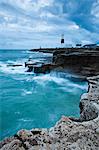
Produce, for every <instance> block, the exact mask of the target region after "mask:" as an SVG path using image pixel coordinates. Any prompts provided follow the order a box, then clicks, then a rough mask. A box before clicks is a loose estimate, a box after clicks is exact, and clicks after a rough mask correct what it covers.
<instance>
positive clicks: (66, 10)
mask: <svg viewBox="0 0 99 150" xmlns="http://www.w3.org/2000/svg"><path fill="white" fill-rule="evenodd" d="M63 33H64V35H65V43H66V44H73V45H74V44H75V43H82V44H87V43H97V42H99V0H0V48H23V49H24V48H25V49H27V48H37V47H40V46H42V47H56V46H60V38H61V34H63Z"/></svg>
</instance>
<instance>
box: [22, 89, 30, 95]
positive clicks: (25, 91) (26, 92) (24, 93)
mask: <svg viewBox="0 0 99 150" xmlns="http://www.w3.org/2000/svg"><path fill="white" fill-rule="evenodd" d="M31 94H32V91H28V90H25V89H23V90H22V96H25V95H31Z"/></svg>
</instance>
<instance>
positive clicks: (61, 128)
mask: <svg viewBox="0 0 99 150" xmlns="http://www.w3.org/2000/svg"><path fill="white" fill-rule="evenodd" d="M88 82H89V90H88V93H85V94H83V95H82V97H81V100H80V109H81V115H80V118H79V119H78V122H76V119H75V118H72V119H71V118H69V117H65V116H62V118H61V119H60V120H59V121H58V122H57V123H56V125H55V126H54V127H52V128H50V129H32V130H21V131H19V132H18V133H17V134H16V135H14V136H13V137H10V138H6V139H5V140H3V141H1V143H0V149H1V150H25V149H26V150H99V76H94V77H90V78H88ZM73 120H74V121H73Z"/></svg>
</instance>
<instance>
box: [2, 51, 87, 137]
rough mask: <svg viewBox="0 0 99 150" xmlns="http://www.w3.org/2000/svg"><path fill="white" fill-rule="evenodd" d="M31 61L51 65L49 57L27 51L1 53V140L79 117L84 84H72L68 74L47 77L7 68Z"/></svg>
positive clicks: (55, 73)
mask: <svg viewBox="0 0 99 150" xmlns="http://www.w3.org/2000/svg"><path fill="white" fill-rule="evenodd" d="M29 56H31V57H32V58H33V60H34V61H40V62H43V61H45V62H46V61H51V57H52V56H51V54H43V53H30V52H28V51H26V50H20V51H19V50H0V137H1V138H4V137H6V136H10V135H13V134H15V133H16V132H17V131H18V130H19V129H23V128H26V129H31V128H34V127H38V128H49V127H51V126H54V125H55V123H56V121H58V120H59V119H60V117H61V116H62V115H66V116H75V117H78V116H79V100H80V96H81V94H82V93H84V92H85V91H86V90H87V83H86V82H80V81H73V80H72V78H71V75H70V74H68V73H67V74H64V73H62V72H51V73H50V74H46V75H35V74H34V73H27V72H26V68H25V67H24V66H22V67H14V68H13V67H11V66H10V67H7V64H13V63H14V64H20V63H21V64H23V65H24V62H25V61H26V60H27V59H28V57H29Z"/></svg>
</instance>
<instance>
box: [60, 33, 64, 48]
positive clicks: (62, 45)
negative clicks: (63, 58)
mask: <svg viewBox="0 0 99 150" xmlns="http://www.w3.org/2000/svg"><path fill="white" fill-rule="evenodd" d="M61 47H64V34H62V35H61Z"/></svg>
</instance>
